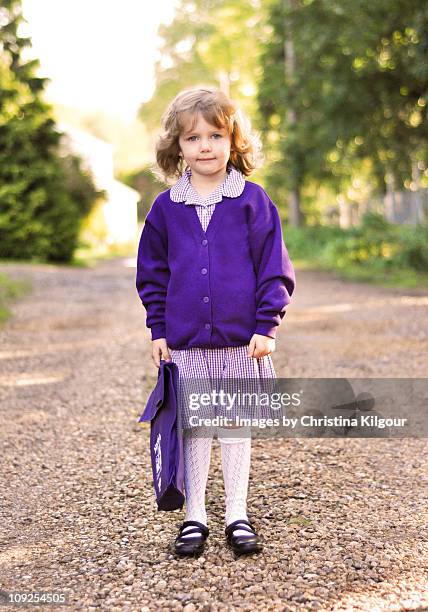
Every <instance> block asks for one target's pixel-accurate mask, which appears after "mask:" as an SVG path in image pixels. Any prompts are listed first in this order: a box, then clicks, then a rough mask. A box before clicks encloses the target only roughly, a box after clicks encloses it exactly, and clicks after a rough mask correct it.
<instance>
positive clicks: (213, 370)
mask: <svg viewBox="0 0 428 612" xmlns="http://www.w3.org/2000/svg"><path fill="white" fill-rule="evenodd" d="M191 175H192V171H191V169H190V168H187V169H186V171H185V172H184V174H183V176H182V177H181V178H180V179H179V180H178V181H177V183H176V184H175V185H174V186H173V187H172V188H171V200H172V201H173V202H184V203H185V204H186V205H194V206H195V207H196V212H197V214H198V217H199V220H200V222H201V225H202V228H203V230H204V232H206V231H207V227H208V224H209V222H210V219H211V216H212V214H213V212H214V209H215V206H216V204H218V203H222V199H223V196H226V197H232V198H233V197H238V196H240V195H241V193H242V191H243V190H244V187H245V179H244V176H243V174H242V173H241V172H239V171H238V170H236V169H235V168H234V167H233V166H229V167H228V174H227V176H226V178H225V180H224V181H223V183H221V184H220V185H219V186H218V187H217V188H216V189H215V190H214V191H213V192H212V193H211V194H210V195H209V196H208V197H207V198H206V199H205V200H204V199H203V198H202V197H201V196H200V195H199V194H198V193H197V191H196V190H195V189H194V187H193V185H192V184H191V182H190V177H191ZM222 205H225V204H224V203H222ZM170 353H171V358H172V360H173V361H174V362H175V363H176V364H177V366H178V370H179V379H180V381H181V386H182V389H181V391H182V393H181V394H180V395H181V399H180V400H179V411H180V416H181V421H182V426H183V427H184V428H187V427H189V417H190V416H194V415H195V414H197V416H200V417H202V418H212V417H214V416H227V417H229V418H232V419H234V418H235V416H236V414H238V412H237V411H236V410H224V409H223V408H222V407H221V406H204V407H201V408H198V410H197V411H195V410H191V409H190V408H189V405H188V402H187V401H185V397H186V394H185V393H183V389H184V388H185V387H184V385H183V382H184V379H192V380H193V381H194V380H196V379H199V380H200V381H201V385H200V387H199V389H200V391H201V392H210V391H211V389H212V387H211V381H213V380H214V379H215V380H216V381H219V380H223V379H235V382H234V383H233V384H232V385H231V388H230V390H231V391H234V390H235V389H232V387H234V386H236V383H237V382H238V381H237V379H238V380H245V381H247V382H246V384H245V385H244V386H245V387H246V390H247V388H248V384H249V383H248V380H249V379H253V380H254V383H256V380H257V379H275V378H276V373H275V369H274V366H273V363H272V358H271V356H270V355H266V356H265V357H261V358H260V359H255V358H251V357H248V355H247V353H248V345H246V346H233V347H225V348H213V349H205V348H190V349H185V350H173V349H170ZM256 387H257V388H258V389H259V390H260V385H256V386H252V388H254V389H255V388H256ZM262 387H263V388H265V387H266V385H262ZM266 388H267V387H266ZM192 390H193V383H192ZM239 415H240V416H242V408H241V409H240V411H239ZM248 416H253V415H250V414H248ZM257 416H259V418H262V417H265V418H272V411H271V410H270V409H269V408H268V407H267V409H261V408H259V409H258V412H257Z"/></svg>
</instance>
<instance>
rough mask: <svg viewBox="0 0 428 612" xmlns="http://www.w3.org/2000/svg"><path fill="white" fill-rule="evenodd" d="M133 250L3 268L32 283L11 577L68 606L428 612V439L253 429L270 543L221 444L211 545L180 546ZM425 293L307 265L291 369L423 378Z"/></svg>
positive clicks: (8, 418)
mask: <svg viewBox="0 0 428 612" xmlns="http://www.w3.org/2000/svg"><path fill="white" fill-rule="evenodd" d="M127 263H128V264H129V262H127V261H126V260H121V259H118V260H114V261H110V262H105V263H102V264H100V265H99V266H98V267H97V268H95V269H72V268H67V267H60V266H42V265H31V266H30V265H26V264H9V265H6V264H2V265H1V266H0V271H5V272H8V273H9V274H11V275H12V276H14V277H15V278H19V277H23V276H26V277H30V278H31V279H32V281H33V283H34V290H33V292H32V293H31V294H30V295H28V296H26V297H25V298H24V299H22V300H20V301H19V302H17V303H16V304H15V305H14V307H13V310H14V313H15V316H14V318H13V319H11V320H10V321H9V322H8V323H7V325H6V326H5V327H4V328H3V329H2V330H1V331H0V368H1V369H0V400H1V406H2V408H1V412H0V425H1V427H0V449H1V470H0V484H1V485H2V486H1V490H2V498H3V499H2V501H1V503H0V589H3V590H4V591H8V592H10V591H30V590H33V591H34V590H38V591H52V590H55V591H61V592H67V593H68V595H69V604H70V609H73V610H80V609H82V610H91V609H95V608H99V609H103V610H109V611H110V610H130V611H134V610H140V611H144V610H149V611H150V610H157V609H159V608H160V609H162V610H185V611H187V612H189V611H191V610H204V611H208V610H213V611H216V610H235V609H239V610H290V611H291V610H326V611H327V610H333V611H339V610H346V611H351V610H361V611H364V612H367V611H370V612H373V611H376V610H388V611H393V610H427V609H428V580H427V578H428V572H427V548H428V547H427V530H426V527H427V513H426V507H427V486H426V485H427V481H426V475H427V469H426V467H427V466H426V455H427V453H426V451H427V443H426V440H423V439H419V440H410V439H402V440H388V439H385V440H380V439H377V440H373V439H372V440H369V439H366V440H361V439H346V440H345V439H323V440H320V439H271V440H254V441H253V447H252V449H253V450H252V468H251V476H250V491H249V499H248V509H249V516H250V518H252V519H253V520H254V522H255V525H256V528H257V529H258V531H259V533H260V535H261V536H262V537H263V539H264V541H265V550H264V553H263V554H261V555H258V556H254V557H248V558H240V559H238V560H234V558H233V555H232V553H231V552H230V551H229V550H228V549H227V548H226V547H225V543H224V539H223V538H224V524H223V520H224V498H223V480H222V475H221V462H220V449H219V444H218V441H217V440H215V441H214V443H213V451H212V463H211V470H210V476H209V480H208V487H207V510H208V519H209V527H210V530H211V535H210V537H209V540H208V546H207V548H206V552H205V553H204V555H203V557H200V558H199V559H192V560H189V559H175V558H174V556H173V555H172V554H171V552H170V549H169V546H170V543H171V542H172V540H173V539H174V538H175V536H176V534H177V531H178V527H179V526H180V524H181V522H182V520H183V517H184V512H183V511H176V512H174V513H165V512H157V510H156V507H155V500H154V492H153V489H152V483H151V468H150V457H149V447H148V433H149V432H148V428H146V427H145V426H144V428H142V427H141V426H140V425H138V423H137V420H138V416H139V415H140V413H141V412H142V409H143V407H144V400H145V399H146V397H147V393H148V391H149V390H150V389H151V388H152V387H153V386H154V384H155V381H156V376H157V371H156V369H155V368H154V366H153V365H152V364H151V360H150V354H149V351H150V342H149V334H148V331H147V330H146V329H145V325H144V320H145V317H144V311H143V308H142V306H141V303H140V302H139V299H138V296H137V294H136V292H135V288H134V276H135V269H134V268H133V267H130V266H129V265H128V266H127V265H126V264H127ZM427 305H428V293H427V292H426V291H425V292H424V291H416V290H406V291H403V292H401V291H398V290H396V289H379V288H376V287H372V286H369V285H365V284H358V283H353V282H344V281H341V280H338V279H336V278H334V277H333V276H332V275H329V274H325V273H312V272H300V273H298V289H297V292H296V296H295V300H294V302H293V304H292V306H290V307H289V310H288V313H287V316H286V319H285V320H284V323H283V326H282V328H281V332H280V334H279V340H278V343H277V351H276V353H275V354H274V363H275V365H276V369H277V373H278V376H282V377H290V376H291V377H311V376H315V377H320V376H331V377H365V376H367V377H394V376H396V377H423V376H426V355H427V349H428V332H427ZM2 609H3V608H2ZM4 609H12V608H11V607H8V608H4ZM32 609H35V610H37V609H43V608H42V607H35V606H33V607H32ZM51 609H52V608H51ZM55 609H61V608H60V607H59V606H57V607H56V608H55Z"/></svg>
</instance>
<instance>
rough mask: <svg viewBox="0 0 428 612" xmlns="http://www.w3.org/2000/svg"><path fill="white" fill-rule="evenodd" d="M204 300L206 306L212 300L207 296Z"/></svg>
mask: <svg viewBox="0 0 428 612" xmlns="http://www.w3.org/2000/svg"><path fill="white" fill-rule="evenodd" d="M203 300H204V302H205V304H207V303H208V302H209V301H210V298H209V297H208V296H207V295H205V296H204V298H203Z"/></svg>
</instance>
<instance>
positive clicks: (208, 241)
mask: <svg viewBox="0 0 428 612" xmlns="http://www.w3.org/2000/svg"><path fill="white" fill-rule="evenodd" d="M136 287H137V291H138V294H139V296H140V298H141V301H142V303H143V304H144V306H145V308H146V311H147V321H146V324H147V327H149V328H150V329H151V334H152V340H155V339H157V338H166V341H167V344H168V347H169V348H172V349H189V348H192V347H200V348H222V347H227V346H244V345H247V344H249V342H250V340H251V337H252V335H253V334H255V333H256V334H261V335H263V336H270V337H271V338H275V336H276V331H277V327H278V325H279V324H280V323H281V320H282V318H283V317H284V315H285V307H286V306H287V304H289V303H290V300H291V295H292V293H293V291H294V288H295V274H294V269H293V265H292V263H291V261H290V258H289V256H288V252H287V249H286V247H285V244H284V241H283V238H282V229H281V221H280V218H279V214H278V210H277V208H276V206H275V205H274V204H273V202H272V200H271V199H270V198H269V196H268V195H267V193H266V192H265V191H264V189H263V188H262V187H260V185H257V184H256V183H253V182H251V181H246V182H245V189H244V190H243V192H242V194H241V195H240V196H238V197H235V198H229V197H223V200H222V201H221V202H219V203H218V204H216V208H215V210H214V213H213V215H212V218H211V221H210V223H209V225H208V228H207V231H206V233H205V232H204V231H203V229H202V226H201V223H200V221H199V218H198V215H197V212H196V209H195V207H194V206H186V205H185V204H184V203H183V202H180V203H177V202H173V201H172V200H171V198H170V189H167V190H166V191H163V192H161V193H160V194H159V195H158V196H157V197H156V199H155V201H154V202H153V204H152V207H151V209H150V211H149V213H148V215H147V218H146V221H145V224H144V228H143V231H142V234H141V238H140V243H139V247H138V257H137V276H136Z"/></svg>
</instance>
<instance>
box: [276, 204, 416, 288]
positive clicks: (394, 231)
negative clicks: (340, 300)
mask: <svg viewBox="0 0 428 612" xmlns="http://www.w3.org/2000/svg"><path fill="white" fill-rule="evenodd" d="M284 238H285V243H286V245H287V248H288V252H289V254H290V257H291V260H292V262H293V264H294V266H295V268H296V270H313V271H319V270H323V271H326V272H330V273H332V274H334V275H335V276H336V277H338V278H342V279H349V280H351V281H355V282H366V283H371V284H374V285H377V286H380V287H392V288H397V289H411V288H415V287H417V288H422V289H428V225H427V224H423V225H419V226H417V227H412V226H397V225H392V224H390V223H388V222H387V221H385V219H383V218H382V217H381V216H380V215H377V214H373V213H371V214H370V215H366V217H365V218H363V222H362V223H361V225H360V226H359V227H358V228H350V229H347V230H343V229H341V228H339V227H337V226H310V227H301V228H292V227H286V228H284Z"/></svg>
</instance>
